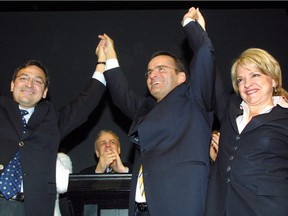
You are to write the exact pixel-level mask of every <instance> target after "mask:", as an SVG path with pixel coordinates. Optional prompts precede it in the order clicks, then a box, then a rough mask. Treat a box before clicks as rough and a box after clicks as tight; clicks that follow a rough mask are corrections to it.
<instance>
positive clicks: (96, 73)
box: [92, 71, 106, 86]
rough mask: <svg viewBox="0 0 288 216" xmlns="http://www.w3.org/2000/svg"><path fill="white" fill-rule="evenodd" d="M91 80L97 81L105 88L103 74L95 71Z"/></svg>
mask: <svg viewBox="0 0 288 216" xmlns="http://www.w3.org/2000/svg"><path fill="white" fill-rule="evenodd" d="M92 78H94V79H97V80H98V81H99V82H101V83H103V85H105V86H106V80H105V77H104V74H103V73H101V72H97V71H95V72H94V74H93V76H92Z"/></svg>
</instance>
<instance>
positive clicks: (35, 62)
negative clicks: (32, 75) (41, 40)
mask: <svg viewBox="0 0 288 216" xmlns="http://www.w3.org/2000/svg"><path fill="white" fill-rule="evenodd" d="M29 66H37V67H39V68H40V69H41V70H42V71H43V72H44V74H45V76H46V82H45V87H48V85H49V75H48V70H47V68H46V67H45V66H44V65H43V64H42V63H41V62H40V61H38V60H29V61H27V62H26V63H24V64H23V65H21V66H20V67H18V68H17V69H16V70H15V71H14V73H13V76H12V80H13V81H15V79H16V77H17V74H18V72H19V71H20V70H21V69H23V68H26V67H29Z"/></svg>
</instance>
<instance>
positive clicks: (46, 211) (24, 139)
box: [0, 59, 105, 216]
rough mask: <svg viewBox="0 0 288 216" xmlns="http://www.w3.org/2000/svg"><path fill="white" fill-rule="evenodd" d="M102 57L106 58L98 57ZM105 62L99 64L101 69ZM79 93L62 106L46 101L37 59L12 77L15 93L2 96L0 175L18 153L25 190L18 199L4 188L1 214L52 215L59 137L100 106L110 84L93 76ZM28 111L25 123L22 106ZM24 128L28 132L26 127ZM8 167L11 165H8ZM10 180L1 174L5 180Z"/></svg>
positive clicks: (45, 80)
mask: <svg viewBox="0 0 288 216" xmlns="http://www.w3.org/2000/svg"><path fill="white" fill-rule="evenodd" d="M99 60H101V59H99ZM103 68H104V65H101V64H97V67H96V71H97V69H101V70H102V69H103ZM95 77H97V72H95V73H94V75H93V79H91V81H90V83H89V85H88V86H87V87H86V89H85V90H84V91H83V92H82V93H81V94H80V95H79V97H78V98H77V99H76V100H74V101H72V102H71V103H69V104H67V105H66V106H64V107H63V108H61V109H60V110H58V111H57V110H55V107H54V106H53V104H52V103H51V102H50V101H48V100H46V99H45V98H46V96H47V93H48V83H49V79H48V74H47V71H46V69H45V68H44V67H43V65H41V63H40V62H38V61H35V60H32V61H29V62H27V63H26V64H25V65H23V66H21V67H19V68H18V69H17V70H16V71H15V73H14V75H13V78H12V81H11V92H12V96H13V97H12V96H1V97H0V125H1V130H0V174H1V177H2V176H4V175H6V174H7V171H11V170H9V169H8V168H7V167H8V164H9V162H10V161H11V160H12V158H13V157H14V155H15V154H16V152H17V154H18V153H19V157H20V167H21V170H22V180H21V190H20V192H17V193H16V194H15V195H14V196H13V197H11V198H9V197H6V196H4V194H6V193H5V190H7V188H6V187H4V188H2V189H3V191H2V190H1V192H0V215H15V216H21V215H26V216H40V215H41V216H46V215H47V216H52V215H53V213H54V204H55V198H56V183H55V181H56V178H55V173H56V172H55V168H56V156H57V151H58V147H59V143H60V140H61V139H62V138H63V137H64V136H65V135H67V134H68V133H70V132H71V131H72V130H74V129H75V128H76V127H78V126H79V125H80V124H82V123H83V122H84V121H86V119H87V118H88V115H89V114H90V113H91V112H92V111H93V110H94V108H95V107H96V106H97V105H98V103H99V101H100V99H101V97H102V94H103V93H104V91H105V85H103V83H101V82H99V81H98V80H96V79H94V78H95ZM19 109H23V110H26V111H27V112H28V114H27V115H25V116H24V118H25V121H26V123H27V125H26V126H25V128H24V126H23V124H22V119H21V114H20V110H19ZM24 129H25V133H23V130H24ZM6 168H7V169H6ZM6 180H7V179H5V178H0V184H5V183H6V182H5V181H6Z"/></svg>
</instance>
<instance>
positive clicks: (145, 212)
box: [134, 203, 150, 216]
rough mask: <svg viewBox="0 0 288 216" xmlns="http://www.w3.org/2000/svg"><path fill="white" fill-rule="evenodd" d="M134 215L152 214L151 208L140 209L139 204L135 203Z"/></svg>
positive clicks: (147, 215)
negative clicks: (150, 212)
mask: <svg viewBox="0 0 288 216" xmlns="http://www.w3.org/2000/svg"><path fill="white" fill-rule="evenodd" d="M134 216H150V214H149V210H148V209H147V210H146V211H142V210H140V209H138V207H137V204H136V203H135V206H134Z"/></svg>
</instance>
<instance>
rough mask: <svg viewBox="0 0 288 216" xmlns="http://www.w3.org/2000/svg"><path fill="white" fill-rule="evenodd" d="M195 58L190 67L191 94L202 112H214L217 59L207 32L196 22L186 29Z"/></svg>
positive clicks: (188, 25) (189, 24)
mask: <svg viewBox="0 0 288 216" xmlns="http://www.w3.org/2000/svg"><path fill="white" fill-rule="evenodd" d="M184 31H185V33H186V36H187V39H188V43H189V46H190V48H191V50H192V52H193V57H192V60H191V62H190V65H189V73H190V77H189V80H188V82H189V84H190V94H191V95H193V96H192V97H193V98H195V100H196V103H197V104H198V106H199V107H201V109H202V110H204V111H207V112H210V111H213V110H214V103H213V100H214V86H215V84H214V83H215V72H216V71H215V57H214V47H213V45H212V43H211V40H210V39H209V37H208V34H207V32H205V31H204V29H203V28H202V27H201V26H200V24H199V23H198V22H197V21H195V22H190V23H188V24H187V25H186V26H185V27H184Z"/></svg>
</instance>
